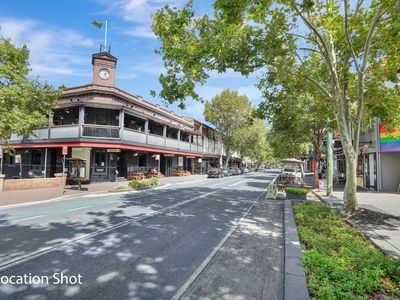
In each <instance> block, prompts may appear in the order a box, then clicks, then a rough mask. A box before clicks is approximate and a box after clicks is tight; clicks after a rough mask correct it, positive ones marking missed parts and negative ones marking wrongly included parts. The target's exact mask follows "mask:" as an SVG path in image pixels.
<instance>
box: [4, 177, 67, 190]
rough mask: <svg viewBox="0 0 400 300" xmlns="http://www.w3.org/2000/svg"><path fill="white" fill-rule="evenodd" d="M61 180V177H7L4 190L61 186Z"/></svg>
mask: <svg viewBox="0 0 400 300" xmlns="http://www.w3.org/2000/svg"><path fill="white" fill-rule="evenodd" d="M61 180H62V178H61V177H56V178H29V179H6V180H4V187H3V191H19V190H30V189H43V188H55V187H61Z"/></svg>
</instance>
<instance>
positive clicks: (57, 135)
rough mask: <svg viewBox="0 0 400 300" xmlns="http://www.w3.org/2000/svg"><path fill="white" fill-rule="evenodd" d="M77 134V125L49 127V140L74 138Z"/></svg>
mask: <svg viewBox="0 0 400 300" xmlns="http://www.w3.org/2000/svg"><path fill="white" fill-rule="evenodd" d="M78 134H79V127H78V125H61V126H55V127H51V129H50V138H51V139H62V138H76V137H78Z"/></svg>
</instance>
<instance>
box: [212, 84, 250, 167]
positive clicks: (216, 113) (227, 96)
mask: <svg viewBox="0 0 400 300" xmlns="http://www.w3.org/2000/svg"><path fill="white" fill-rule="evenodd" d="M252 111H253V108H252V106H251V103H250V101H249V99H248V98H247V97H246V96H243V95H239V94H238V92H237V91H230V90H228V89H225V90H223V91H222V92H221V93H220V94H219V95H216V96H215V97H214V98H213V99H211V101H207V102H206V103H205V107H204V117H205V120H206V121H207V122H210V123H211V124H212V125H213V126H214V127H215V129H216V130H217V131H218V133H219V134H220V137H221V139H222V141H223V143H224V147H225V150H226V152H227V156H228V159H227V161H228V160H229V157H230V156H231V155H232V153H233V152H235V151H237V150H238V149H237V140H236V133H237V131H238V130H239V129H240V128H243V127H245V126H246V124H247V122H248V121H249V117H250V115H251V113H252Z"/></svg>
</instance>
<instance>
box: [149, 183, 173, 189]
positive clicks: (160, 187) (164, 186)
mask: <svg viewBox="0 0 400 300" xmlns="http://www.w3.org/2000/svg"><path fill="white" fill-rule="evenodd" d="M170 185H171V184H169V183H168V184H165V185H162V186H158V187H155V188H153V190H161V189H163V188H166V187H167V186H170Z"/></svg>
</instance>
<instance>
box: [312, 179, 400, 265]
mask: <svg viewBox="0 0 400 300" xmlns="http://www.w3.org/2000/svg"><path fill="white" fill-rule="evenodd" d="M314 192H315V193H316V195H317V196H318V197H319V198H320V199H321V200H323V201H324V202H326V203H328V204H330V205H332V206H336V207H338V208H340V209H341V208H342V207H343V189H342V188H341V187H337V188H335V189H334V192H333V196H332V197H326V196H325V192H318V191H317V190H314ZM357 194H358V203H359V208H360V210H359V211H358V212H357V213H355V214H353V215H352V216H350V217H348V218H347V221H348V222H349V223H351V224H352V225H354V226H357V227H358V228H360V229H361V230H362V231H363V232H364V233H365V235H366V236H367V237H368V238H369V239H371V240H372V241H373V242H374V243H375V244H376V245H377V246H378V247H379V248H381V249H382V250H383V251H384V252H385V253H387V254H388V255H390V256H392V257H394V258H397V259H400V194H399V193H381V192H371V191H367V190H363V189H360V190H358V191H357Z"/></svg>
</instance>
